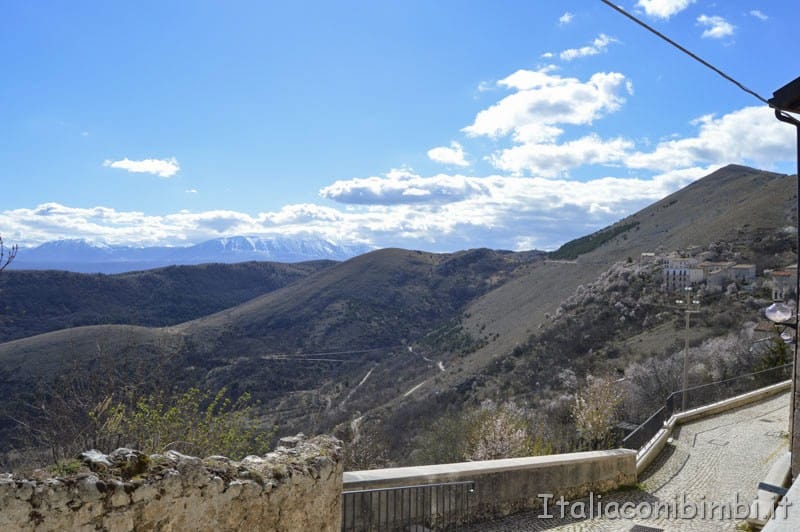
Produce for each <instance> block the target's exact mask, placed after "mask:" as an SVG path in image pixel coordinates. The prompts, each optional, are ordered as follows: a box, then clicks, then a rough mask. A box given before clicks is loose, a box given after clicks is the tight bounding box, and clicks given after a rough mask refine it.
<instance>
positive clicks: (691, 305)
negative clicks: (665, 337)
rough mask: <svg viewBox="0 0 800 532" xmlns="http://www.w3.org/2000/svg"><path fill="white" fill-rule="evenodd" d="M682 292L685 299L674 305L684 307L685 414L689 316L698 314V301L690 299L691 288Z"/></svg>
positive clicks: (683, 410)
mask: <svg viewBox="0 0 800 532" xmlns="http://www.w3.org/2000/svg"><path fill="white" fill-rule="evenodd" d="M683 290H684V291H685V292H686V299H685V300H683V299H678V300H676V301H675V303H677V304H678V305H684V304H685V305H686V307H685V308H684V309H683V312H684V314H685V315H686V336H685V338H684V345H683V384H681V390H682V393H681V412H686V389H687V388H688V387H689V316H691V315H692V314H697V313H698V312H700V310H699V309H700V301H699V300H697V299H692V287H691V286H687V287H685V288H684V289H683Z"/></svg>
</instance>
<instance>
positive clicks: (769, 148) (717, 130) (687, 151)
mask: <svg viewBox="0 0 800 532" xmlns="http://www.w3.org/2000/svg"><path fill="white" fill-rule="evenodd" d="M692 124H693V125H696V126H698V127H699V131H698V134H697V135H696V136H694V137H686V138H681V139H675V140H669V141H664V142H660V143H659V144H658V146H656V149H655V150H653V151H652V152H649V153H641V152H639V153H635V154H632V155H631V156H630V157H628V159H627V160H626V161H625V164H626V165H627V166H629V167H631V168H647V169H651V170H659V171H664V170H671V169H675V168H685V167H690V166H695V165H698V164H726V163H733V162H737V163H743V164H754V165H756V166H759V167H766V168H771V167H772V166H773V165H774V164H775V163H776V162H778V161H791V160H792V159H793V157H794V131H793V129H792V128H790V127H787V126H786V125H785V124H783V123H781V122H779V121H777V120H775V116H774V114H773V112H772V111H771V110H770V109H769V108H768V107H766V106H763V107H745V108H743V109H739V110H737V111H733V112H732V113H728V114H726V115H724V116H722V117H720V118H715V117H714V116H712V115H707V116H703V117H700V118H698V119H696V120H693V121H692Z"/></svg>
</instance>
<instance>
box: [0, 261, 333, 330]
mask: <svg viewBox="0 0 800 532" xmlns="http://www.w3.org/2000/svg"><path fill="white" fill-rule="evenodd" d="M333 264H335V263H334V262H332V261H316V262H305V263H297V264H281V263H269V262H244V263H238V264H204V265H198V266H171V267H167V268H159V269H155V270H147V271H141V272H131V273H125V274H116V275H103V274H80V273H70V272H65V271H53V270H46V271H26V270H22V271H20V270H15V269H9V270H6V271H5V272H4V273H3V275H2V276H0V296H2V307H0V342H5V341H9V340H15V339H18V338H24V337H26V336H34V335H36V334H41V333H45V332H49V331H56V330H59V329H66V328H69V327H78V326H82V325H99V324H125V325H142V326H148V327H163V326H167V325H174V324H178V323H182V322H185V321H189V320H192V319H195V318H199V317H201V316H207V315H209V314H211V313H214V312H217V311H219V310H222V309H226V308H230V307H233V306H235V305H238V304H240V303H243V302H245V301H247V300H249V299H252V298H254V297H257V296H260V295H262V294H265V293H267V292H271V291H273V290H276V289H278V288H282V287H284V286H287V285H289V284H292V283H294V282H297V281H299V280H301V279H304V278H305V277H307V276H308V275H310V274H312V273H315V272H317V271H320V270H322V269H324V268H327V267H330V266H332V265H333ZM15 266H17V264H15Z"/></svg>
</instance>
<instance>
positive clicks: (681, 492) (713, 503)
mask: <svg viewBox="0 0 800 532" xmlns="http://www.w3.org/2000/svg"><path fill="white" fill-rule="evenodd" d="M788 425H789V393H788V392H787V393H783V394H781V395H778V396H775V397H774V398H772V399H768V400H765V401H762V402H760V403H756V404H755V405H751V406H748V407H744V408H741V409H738V410H734V411H731V412H727V413H724V414H721V415H718V416H714V417H711V418H707V419H701V420H698V421H695V422H692V423H687V424H685V425H680V426H678V427H677V428H676V430H675V431H674V432H673V434H672V437H673V442H672V443H671V444H669V445H667V447H666V448H665V449H664V451H663V452H662V453H661V455H660V456H659V457H658V459H657V460H656V461H655V462H654V463H653V464H652V465H651V466H650V467H649V468H648V469H647V471H645V472H644V474H643V475H642V476H641V478H640V479H639V481H640V487H641V488H642V489H631V490H628V491H619V492H615V493H609V494H606V495H601V496H600V499H598V498H597V496H595V497H594V499H593V501H590V500H589V499H581V500H580V501H568V502H569V503H570V504H569V505H566V506H563V508H564V510H565V516H564V517H563V518H562V517H561V510H560V508H559V507H558V506H556V505H555V504H554V503H555V502H556V501H550V508H549V512H548V513H550V514H552V515H553V517H552V518H541V517H539V516H540V515H541V514H542V513H543V512H542V511H535V512H528V513H524V514H518V515H515V516H511V517H508V518H506V519H502V520H498V521H494V522H491V523H479V524H477V525H474V526H473V527H471V528H470V529H469V530H471V531H475V532H478V531H481V532H483V531H498V532H499V531H539V530H551V531H589V530H591V531H594V530H597V531H620V532H621V531H625V532H628V531H636V532H657V531H661V530H664V531H673V530H678V531H683V530H686V531H695V530H696V531H735V530H737V525H741V524H742V521H743V519H736V518H735V517H736V516H735V515H733V516H730V514H726V515H725V516H724V517H721V512H722V509H721V505H725V504H726V503H730V505H729V507H730V508H731V510H730V512H732V513H734V514H735V512H736V511H737V509H736V506H735V504H736V501H737V500H738V501H739V502H740V503H741V506H740V509H739V511H740V512H742V518H743V517H744V516H746V511H747V510H745V508H749V505H750V502H751V501H752V500H753V498H754V497H755V494H756V486H757V485H758V483H759V482H760V481H761V480H763V479H764V476H765V475H766V473H767V470H768V469H769V467H770V465H771V464H772V462H773V461H774V460H775V459H776V458H777V457H778V456H780V455H781V454H782V453H784V452H786V451H788V447H789V446H788V437H787V436H788V430H787V429H788ZM581 502H582V503H583V505H581V504H579V503H581ZM614 503H616V506H615V504H614ZM624 503H632V504H629V506H628V507H627V508H628V509H630V510H631V512H632V513H634V514H636V515H637V518H633V519H630V518H620V517H617V515H618V514H620V513H623V512H624V511H625V509H624V508H623V507H622V505H623V504H624ZM636 505H639V506H636ZM591 508H594V515H597V513H598V510H601V511H602V512H603V513H604V514H606V516H603V517H592V516H590V511H591ZM615 508H616V513H617V515H614V513H615ZM693 510H695V511H696V512H697V515H696V516H695V517H694V519H689V518H688V517H691V514H692V511H693ZM668 511H669V512H671V516H669V517H667V512H668ZM726 511H727V510H726ZM631 512H625V513H631ZM679 512H682V515H683V516H684V517H683V518H681V515H678V514H679ZM702 512H705V518H703V517H704V516H703V514H702ZM657 513H658V514H659V515H656V514H657ZM573 514H574V515H573ZM648 514H653V515H652V516H648ZM607 516H610V517H607ZM637 525H638V526H637ZM739 530H741V527H740V528H739Z"/></svg>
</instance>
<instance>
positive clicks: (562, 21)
mask: <svg viewBox="0 0 800 532" xmlns="http://www.w3.org/2000/svg"><path fill="white" fill-rule="evenodd" d="M574 18H575V15H573V14H572V13H570V12H569V11H566V12H564V14H563V15H561V16H560V17H558V24H559V25H560V26H564V25H566V24H569V23H570V22H572V19H574Z"/></svg>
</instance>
